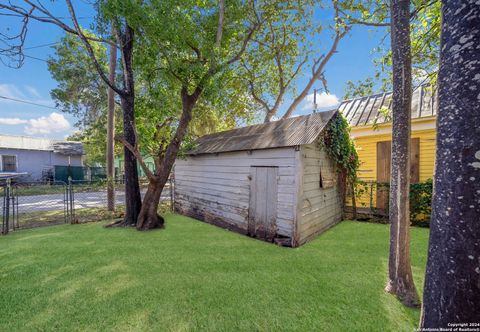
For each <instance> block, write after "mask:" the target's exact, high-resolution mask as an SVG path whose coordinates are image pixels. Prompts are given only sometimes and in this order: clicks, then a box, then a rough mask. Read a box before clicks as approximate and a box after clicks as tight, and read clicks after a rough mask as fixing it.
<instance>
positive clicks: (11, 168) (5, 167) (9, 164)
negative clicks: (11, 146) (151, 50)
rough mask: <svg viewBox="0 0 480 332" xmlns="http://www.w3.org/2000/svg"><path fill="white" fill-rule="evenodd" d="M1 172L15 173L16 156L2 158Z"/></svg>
mask: <svg viewBox="0 0 480 332" xmlns="http://www.w3.org/2000/svg"><path fill="white" fill-rule="evenodd" d="M2 171H4V172H16V171H17V156H6V155H3V156H2Z"/></svg>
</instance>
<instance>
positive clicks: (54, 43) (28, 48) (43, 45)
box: [24, 42, 60, 50]
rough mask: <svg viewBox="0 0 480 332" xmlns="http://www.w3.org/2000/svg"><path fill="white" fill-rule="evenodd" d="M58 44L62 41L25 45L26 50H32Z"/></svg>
mask: <svg viewBox="0 0 480 332" xmlns="http://www.w3.org/2000/svg"><path fill="white" fill-rule="evenodd" d="M57 44H60V42H52V43H48V44H42V45H36V46H30V47H25V48H24V50H32V49H34V48H41V47H47V46H53V45H57Z"/></svg>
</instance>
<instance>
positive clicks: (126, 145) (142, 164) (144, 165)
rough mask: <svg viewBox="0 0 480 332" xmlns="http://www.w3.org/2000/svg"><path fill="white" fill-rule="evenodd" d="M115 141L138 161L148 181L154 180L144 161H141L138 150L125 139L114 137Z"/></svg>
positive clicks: (141, 157) (153, 175)
mask: <svg viewBox="0 0 480 332" xmlns="http://www.w3.org/2000/svg"><path fill="white" fill-rule="evenodd" d="M115 140H116V141H118V142H120V143H122V144H123V145H124V146H125V147H126V148H127V149H128V150H129V151H130V152H131V153H132V154H133V155H134V156H135V158H136V159H137V160H138V163H139V164H140V167H142V169H143V171H144V172H145V175H146V176H147V178H148V179H149V180H152V179H155V174H153V173H152V171H150V169H149V168H148V167H147V164H146V163H145V160H144V159H143V156H142V154H141V153H140V151H138V149H136V148H135V147H134V146H132V144H130V143H128V141H127V140H126V139H125V137H123V136H115Z"/></svg>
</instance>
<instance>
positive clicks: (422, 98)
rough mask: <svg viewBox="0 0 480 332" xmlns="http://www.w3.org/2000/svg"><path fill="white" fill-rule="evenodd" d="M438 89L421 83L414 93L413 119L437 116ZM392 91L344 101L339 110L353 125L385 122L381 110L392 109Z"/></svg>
mask: <svg viewBox="0 0 480 332" xmlns="http://www.w3.org/2000/svg"><path fill="white" fill-rule="evenodd" d="M436 98H437V94H436V91H433V89H432V87H430V86H428V85H421V86H419V87H418V88H416V89H415V90H414V91H413V94H412V119H418V118H424V117H429V116H435V115H436V114H437V109H436ZM391 106H392V93H391V92H387V93H381V94H376V95H372V96H367V97H360V98H355V99H351V100H346V101H344V102H342V103H341V104H340V106H339V108H338V109H339V110H340V111H341V112H342V114H343V115H344V116H345V118H346V119H347V121H348V123H349V124H350V126H352V127H356V126H365V125H372V124H373V123H375V122H376V123H384V122H385V117H384V116H383V115H382V114H381V113H380V112H379V111H380V109H381V108H382V107H386V108H388V109H391Z"/></svg>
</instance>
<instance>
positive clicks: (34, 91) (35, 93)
mask: <svg viewBox="0 0 480 332" xmlns="http://www.w3.org/2000/svg"><path fill="white" fill-rule="evenodd" d="M25 90H27V91H28V93H29V94H30V95H32V96H34V97H37V98H42V96H41V95H40V93H39V92H38V90H37V89H35V88H34V87H33V86H30V85H25Z"/></svg>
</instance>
